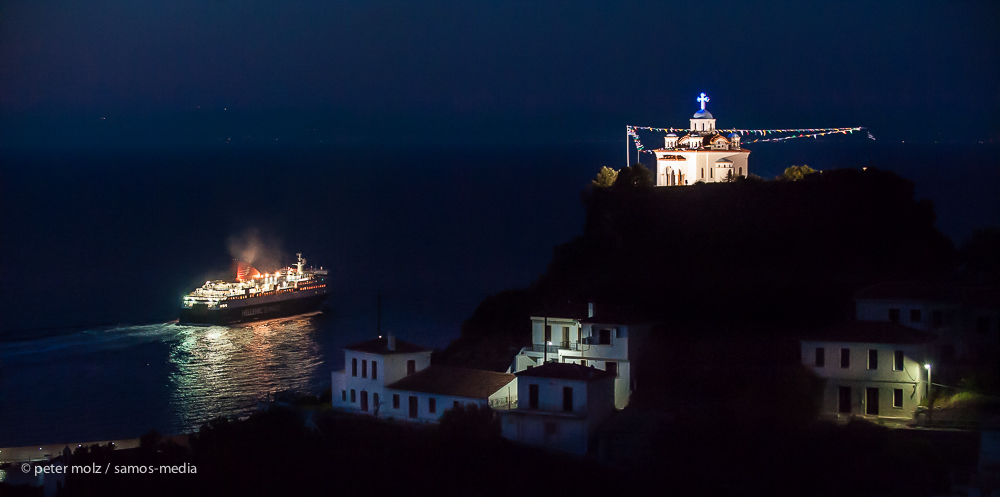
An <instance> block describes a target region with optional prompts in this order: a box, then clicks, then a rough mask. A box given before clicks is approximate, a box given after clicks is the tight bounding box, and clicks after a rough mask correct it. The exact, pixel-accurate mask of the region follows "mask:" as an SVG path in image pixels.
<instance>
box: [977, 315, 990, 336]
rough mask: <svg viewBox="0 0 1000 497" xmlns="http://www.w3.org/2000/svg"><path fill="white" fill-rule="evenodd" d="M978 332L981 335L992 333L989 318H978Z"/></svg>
mask: <svg viewBox="0 0 1000 497" xmlns="http://www.w3.org/2000/svg"><path fill="white" fill-rule="evenodd" d="M976 331H977V332H979V333H986V332H988V331H990V317H989V316H979V317H977V318H976Z"/></svg>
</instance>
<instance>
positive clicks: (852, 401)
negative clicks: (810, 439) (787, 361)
mask: <svg viewBox="0 0 1000 497" xmlns="http://www.w3.org/2000/svg"><path fill="white" fill-rule="evenodd" d="M934 338H935V337H934V335H932V334H930V333H926V332H923V331H919V330H915V329H912V328H908V327H905V326H902V325H899V324H896V323H891V322H874V321H867V322H865V321H853V322H849V323H844V324H840V325H836V326H831V327H828V328H825V329H822V330H819V331H817V332H815V333H812V334H811V336H809V337H808V338H806V339H803V340H801V346H802V364H803V365H805V366H806V367H809V368H811V369H812V370H813V371H814V372H815V373H816V374H817V375H819V376H820V377H822V378H825V379H826V388H825V391H824V393H823V407H822V412H823V415H824V416H828V417H838V418H846V417H850V416H865V417H872V418H898V419H909V418H912V417H913V413H914V411H916V409H917V406H918V405H919V404H920V402H921V400H923V399H924V398H925V396H926V395H927V387H928V384H927V381H928V369H927V368H926V367H925V365H926V364H928V355H927V350H928V346H929V344H930V342H932V341H933V340H934ZM932 366H933V365H932ZM931 372H932V371H931Z"/></svg>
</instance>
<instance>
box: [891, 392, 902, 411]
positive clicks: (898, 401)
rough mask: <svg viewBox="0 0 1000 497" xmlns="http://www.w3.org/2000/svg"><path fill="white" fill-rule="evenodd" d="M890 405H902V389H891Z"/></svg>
mask: <svg viewBox="0 0 1000 497" xmlns="http://www.w3.org/2000/svg"><path fill="white" fill-rule="evenodd" d="M892 407H903V389H902V388H894V389H893V390H892Z"/></svg>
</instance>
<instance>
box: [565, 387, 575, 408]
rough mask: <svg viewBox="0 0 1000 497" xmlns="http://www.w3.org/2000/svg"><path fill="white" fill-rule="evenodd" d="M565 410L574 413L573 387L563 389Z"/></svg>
mask: <svg viewBox="0 0 1000 497" xmlns="http://www.w3.org/2000/svg"><path fill="white" fill-rule="evenodd" d="M563 410H564V411H567V412H573V387H563Z"/></svg>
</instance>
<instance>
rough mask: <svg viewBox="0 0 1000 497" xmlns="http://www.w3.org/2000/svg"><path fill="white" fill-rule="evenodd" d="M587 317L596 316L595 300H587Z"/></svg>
mask: <svg viewBox="0 0 1000 497" xmlns="http://www.w3.org/2000/svg"><path fill="white" fill-rule="evenodd" d="M587 317H588V318H592V317H594V303H593V302H587Z"/></svg>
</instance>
